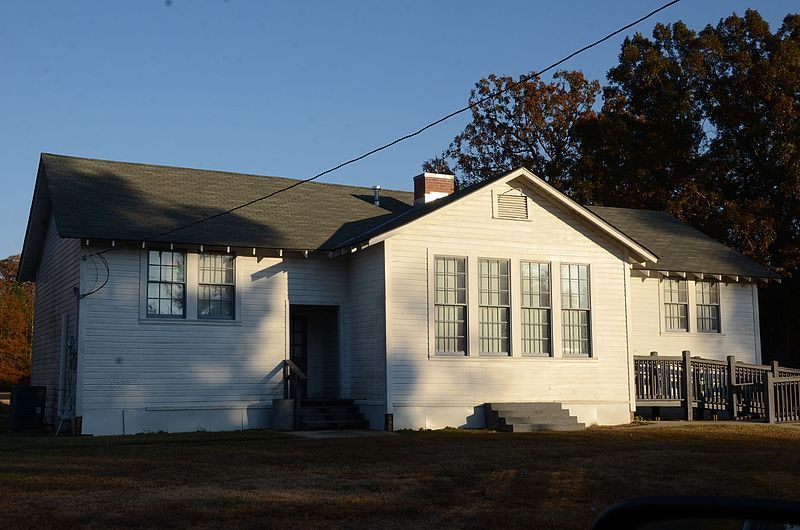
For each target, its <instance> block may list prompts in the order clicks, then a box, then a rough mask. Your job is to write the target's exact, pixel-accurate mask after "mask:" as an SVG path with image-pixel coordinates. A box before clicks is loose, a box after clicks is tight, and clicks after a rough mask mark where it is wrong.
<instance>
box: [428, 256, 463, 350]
mask: <svg viewBox="0 0 800 530" xmlns="http://www.w3.org/2000/svg"><path fill="white" fill-rule="evenodd" d="M433 296H434V306H435V308H434V311H435V316H434V327H435V331H434V332H435V337H436V339H435V340H436V353H438V354H461V355H466V354H467V260H466V258H450V257H437V258H436V259H435V270H434V295H433Z"/></svg>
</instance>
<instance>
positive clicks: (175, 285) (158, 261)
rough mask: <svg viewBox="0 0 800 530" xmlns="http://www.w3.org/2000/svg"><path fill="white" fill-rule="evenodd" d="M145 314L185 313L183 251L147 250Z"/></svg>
mask: <svg viewBox="0 0 800 530" xmlns="http://www.w3.org/2000/svg"><path fill="white" fill-rule="evenodd" d="M147 316H148V317H184V316H186V254H184V253H183V252H173V251H169V250H151V251H150V252H148V254H147Z"/></svg>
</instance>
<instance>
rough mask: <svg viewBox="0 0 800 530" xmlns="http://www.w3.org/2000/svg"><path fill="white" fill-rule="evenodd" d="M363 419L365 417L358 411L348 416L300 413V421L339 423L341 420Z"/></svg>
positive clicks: (327, 413) (347, 414)
mask: <svg viewBox="0 0 800 530" xmlns="http://www.w3.org/2000/svg"><path fill="white" fill-rule="evenodd" d="M363 419H364V415H363V414H361V413H360V412H358V411H355V412H348V413H346V414H332V413H329V412H309V411H300V421H339V420H363Z"/></svg>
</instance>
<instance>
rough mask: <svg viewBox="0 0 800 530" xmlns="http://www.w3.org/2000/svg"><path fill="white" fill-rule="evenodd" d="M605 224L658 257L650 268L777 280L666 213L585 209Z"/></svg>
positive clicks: (602, 208) (756, 264) (622, 209)
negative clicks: (601, 219)
mask: <svg viewBox="0 0 800 530" xmlns="http://www.w3.org/2000/svg"><path fill="white" fill-rule="evenodd" d="M587 208H589V209H590V210H591V211H593V212H594V213H596V214H597V215H599V216H600V217H602V218H603V219H604V220H605V221H606V222H607V223H609V224H611V225H613V226H614V227H615V228H617V229H618V230H620V231H622V232H624V233H625V234H627V235H628V237H631V238H633V239H635V240H636V241H638V242H639V243H641V244H642V245H644V246H646V247H647V248H648V249H650V250H651V251H653V252H654V253H655V255H656V256H658V263H656V264H653V265H651V266H649V267H648V268H650V269H655V270H664V271H680V272H701V273H707V274H728V275H735V276H753V277H757V278H779V277H780V276H779V275H778V274H776V273H774V272H772V271H771V270H769V269H768V268H766V267H764V266H762V265H759V264H758V263H756V262H755V261H753V260H751V259H749V258H747V257H745V256H743V255H741V254H739V253H738V252H736V251H735V250H733V249H731V248H729V247H726V246H725V245H723V244H722V243H720V242H719V241H717V240H715V239H713V238H711V237H709V236H707V235H705V234H704V233H702V232H700V231H699V230H695V229H694V228H692V227H691V226H689V225H687V224H685V223H682V222H680V221H678V220H677V219H675V218H674V217H673V216H671V215H670V214H668V213H666V212H658V211H653V210H632V209H629V208H608V207H602V206H587Z"/></svg>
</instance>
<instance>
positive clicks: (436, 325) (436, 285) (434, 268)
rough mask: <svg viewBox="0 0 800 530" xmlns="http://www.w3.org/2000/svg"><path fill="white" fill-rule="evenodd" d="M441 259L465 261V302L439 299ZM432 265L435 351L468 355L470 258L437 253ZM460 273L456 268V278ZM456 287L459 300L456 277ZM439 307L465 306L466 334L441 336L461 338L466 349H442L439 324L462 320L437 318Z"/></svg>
mask: <svg viewBox="0 0 800 530" xmlns="http://www.w3.org/2000/svg"><path fill="white" fill-rule="evenodd" d="M439 260H461V261H463V263H464V272H463V275H464V287H463V290H464V302H463V303H459V302H457V301H456V303H454V304H449V303H440V302H438V301H437V294H438V291H440V289H439V283H438V282H439V274H438V273H437V263H438V261H439ZM432 265H433V266H432V274H433V289H432V292H431V300H432V310H433V312H432V324H433V329H432V330H431V335H432V338H433V352H434V354H435V355H437V356H441V357H466V356H468V355H469V347H470V341H469V329H470V325H469V317H470V311H469V258H467V257H466V256H451V255H440V254H436V255H434V256H433V264H432ZM458 274H461V273H459V272H458V271H457V270H456V278H457V277H458ZM445 275H447V270H446V268H445ZM455 289H456V300H457V296H458V290H459V289H460V288H459V287H458V281H457V279H456V287H455ZM446 290H447V289H446V288H445V291H446ZM439 307H454V308H463V311H464V319H463V326H464V335H463V337H462V336H460V335H453V336H449V335H448V336H442V337H441V338H442V339H443V340H455V341H456V342H458V340H459V339H462V340H463V342H464V350H463V351H460V350H453V351H448V350H440V349H439V339H440V336H439V334H438V330H439V324H440V323H450V324H454V325H456V326H458V324H459V322H461V320H458V319H456V320H442V319H439V318H437V316H438V312H439V310H438V308H439Z"/></svg>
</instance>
